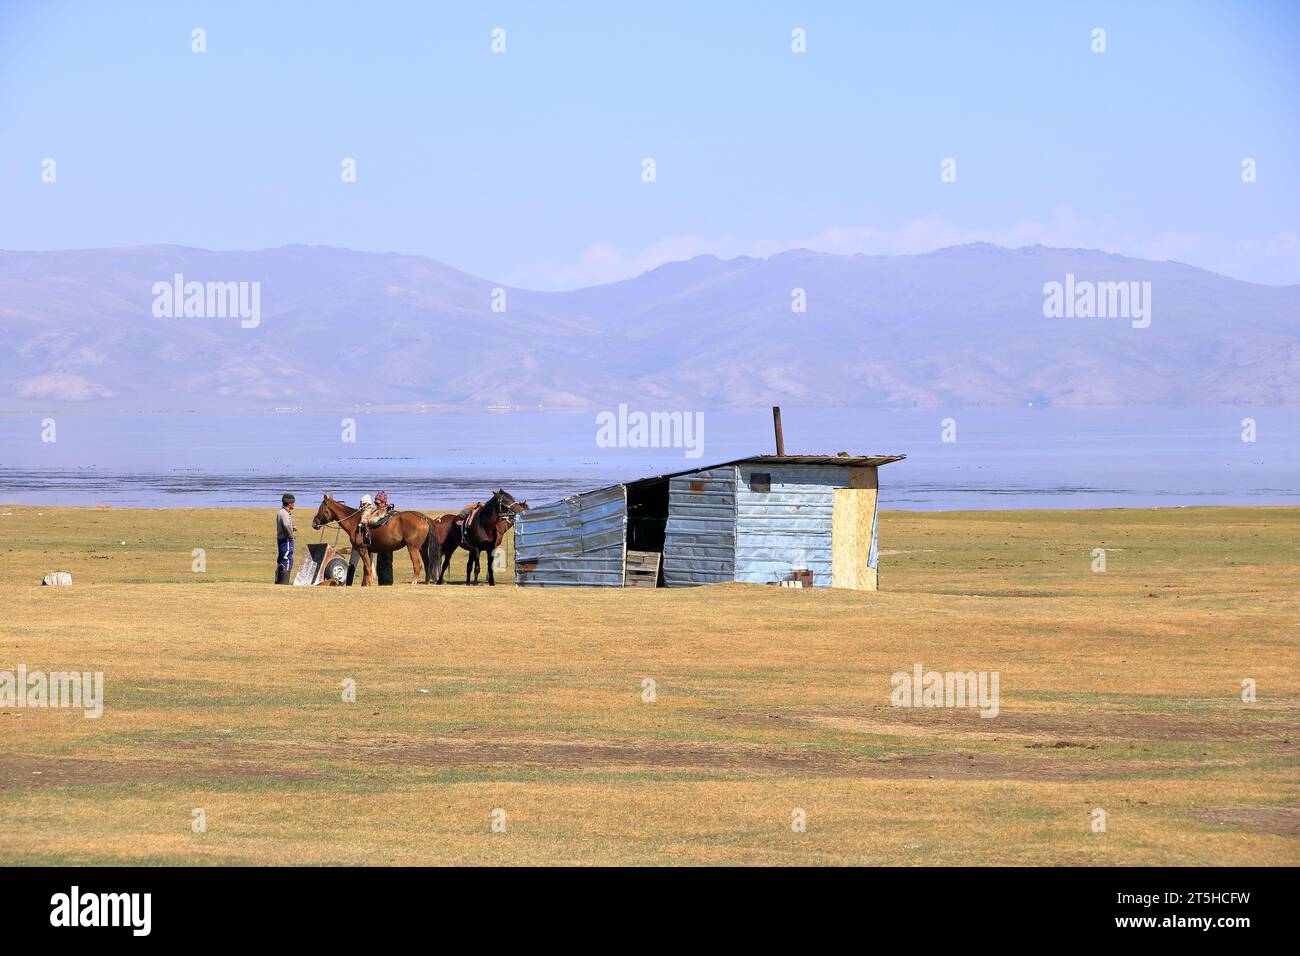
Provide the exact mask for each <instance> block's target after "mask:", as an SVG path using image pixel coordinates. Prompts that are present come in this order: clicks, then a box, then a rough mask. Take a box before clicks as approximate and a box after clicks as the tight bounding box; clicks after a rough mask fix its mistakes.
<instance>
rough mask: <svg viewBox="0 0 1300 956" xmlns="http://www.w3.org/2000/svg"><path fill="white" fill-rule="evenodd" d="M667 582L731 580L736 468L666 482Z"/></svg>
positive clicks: (675, 584) (678, 584) (668, 584)
mask: <svg viewBox="0 0 1300 956" xmlns="http://www.w3.org/2000/svg"><path fill="white" fill-rule="evenodd" d="M663 567H664V586H665V587H670V588H680V587H688V586H691V585H696V584H717V583H719V582H721V581H731V580H733V574H734V573H735V568H736V468H735V466H734V465H727V466H725V467H722V468H714V469H712V470H710V471H696V472H692V473H690V474H689V475H679V476H678V477H676V478H673V479H672V480H671V481H669V483H668V527H667V531H666V533H665V536H664V561H663Z"/></svg>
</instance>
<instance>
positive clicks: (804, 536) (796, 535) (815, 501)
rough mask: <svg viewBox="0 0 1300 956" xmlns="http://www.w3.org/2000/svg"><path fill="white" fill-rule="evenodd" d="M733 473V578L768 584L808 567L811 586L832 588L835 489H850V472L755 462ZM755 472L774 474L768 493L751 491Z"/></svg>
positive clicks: (744, 465)
mask: <svg viewBox="0 0 1300 956" xmlns="http://www.w3.org/2000/svg"><path fill="white" fill-rule="evenodd" d="M737 470H738V472H739V481H738V483H737V485H736V580H737V581H749V582H753V583H755V584H766V583H767V582H769V581H779V580H781V579H783V578H786V577H789V575H790V572H791V570H792V569H794V568H810V569H811V570H812V573H813V585H814V586H815V587H830V584H831V524H832V518H833V515H834V512H835V491H834V489H836V488H847V487H849V469H848V468H844V467H841V466H839V465H768V464H764V463H762V462H755V463H753V464H742V465H739V466H738V469H737ZM756 472H757V473H760V474H768V475H771V476H772V490H771V491H770V492H767V493H763V492H756V491H754V490H752V488H751V487H750V477H751V476H752V475H753V474H754V473H756Z"/></svg>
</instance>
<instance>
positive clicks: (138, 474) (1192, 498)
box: [0, 407, 1300, 510]
mask: <svg viewBox="0 0 1300 956" xmlns="http://www.w3.org/2000/svg"><path fill="white" fill-rule="evenodd" d="M703 414H704V433H703V443H702V454H701V455H700V456H699V457H697V458H688V457H686V455H685V451H684V450H683V449H639V448H602V447H598V445H597V441H596V433H597V427H596V416H595V414H594V413H586V414H568V413H548V412H535V411H508V412H481V413H480V412H475V413H432V412H430V413H414V412H412V413H384V412H374V413H366V412H354V413H351V414H350V415H348V416H346V417H351V418H353V419H354V420H355V423H356V425H355V441H352V442H348V441H345V440H344V437H345V436H344V425H343V423H342V419H343V418H344V417H345V416H344V415H342V414H332V415H324V414H307V413H301V412H288V413H280V414H273V413H267V414H261V415H229V416H223V415H201V414H192V415H149V414H136V415H122V414H112V415H108V414H105V415H94V414H87V415H71V414H69V415H56V416H54V432H53V438H54V440H53V441H44V440H42V439H43V437H49V428H48V427H47V426H44V425H43V420H44V419H45V418H46V417H47V416H44V415H42V414H39V413H34V414H30V415H5V416H0V502H7V503H26V504H42V505H97V504H107V505H114V506H119V507H127V506H133V507H229V506H237V507H268V508H269V507H277V506H278V504H279V497H280V494H281V492H283V491H291V492H293V493H294V494H296V495H297V496H298V499H299V506H300V508H302V507H308V506H312V505H314V503H315V502H316V501H318V500H319V498H320V495H321V493H322V492H330V493H332V494H334V495H335V496H336V497H341V498H344V499H345V500H347V501H352V502H355V501H356V499H357V498H358V497H359V496H360V495H361V494H362V493H363V492H374V491H375V490H376V489H379V488H384V489H386V490H387V491H388V492H389V496H390V498H392V500H393V501H394V503H395V504H398V505H399V506H400V507H413V508H436V507H448V508H450V507H459V506H460V505H462V504H464V503H465V502H467V501H472V500H481V499H483V498H484V497H485V496H486V495H488V494H489V493H490V492H491V491H492V490H493V489H495V488H498V487H505V488H506V489H507V490H508V491H510V492H511V493H512V494H514V495H515V497H517V498H520V499H526V500H528V501H530V502H534V503H536V502H539V501H544V500H548V499H552V498H557V497H561V496H563V495H566V494H571V493H574V492H577V491H584V490H589V489H592V488H597V487H600V486H601V485H604V484H608V483H610V482H613V481H617V480H625V479H630V478H637V477H645V476H648V475H656V474H663V473H665V472H672V471H682V470H685V469H689V468H694V467H698V466H703V465H708V464H711V463H715V462H719V461H727V460H729V459H733V458H739V457H742V456H745V455H749V454H755V453H770V452H771V451H772V450H773V439H772V426H771V416H770V413H769V412H768V411H767V410H759V411H754V412H734V411H728V412H704V413H703ZM783 418H784V423H785V436H786V449H787V451H789V452H791V453H800V454H834V453H835V452H838V451H847V452H850V453H852V454H897V453H901V454H906V455H907V456H908V457H907V460H906V461H902V462H897V463H895V464H891V465H886V466H884V467H883V468H882V469H881V472H880V481H881V500H882V504H883V506H884V507H887V508H905V509H913V510H952V509H990V508H992V509H1005V508H1111V507H1156V506H1158V507H1176V506H1180V505H1228V504H1270V505H1294V504H1300V490H1297V489H1298V488H1300V481H1298V480H1297V477H1298V476H1300V409H1295V408H1247V407H1223V408H1205V409H1169V408H1144V409H1062V408H1022V409H1005V408H996V409H994V408H984V409H981V408H975V409H950V410H937V411H933V410H926V411H917V410H910V409H907V410H898V409H879V408H874V409H853V408H837V409H822V410H817V409H799V408H787V409H785V410H784V412H783ZM1246 418H1251V419H1253V420H1254V422H1255V441H1253V442H1247V441H1243V440H1242V436H1243V426H1242V420H1243V419H1246ZM944 419H952V420H953V422H954V423H955V424H954V427H955V439H956V440H955V441H944V440H943V430H944ZM950 431H951V429H950Z"/></svg>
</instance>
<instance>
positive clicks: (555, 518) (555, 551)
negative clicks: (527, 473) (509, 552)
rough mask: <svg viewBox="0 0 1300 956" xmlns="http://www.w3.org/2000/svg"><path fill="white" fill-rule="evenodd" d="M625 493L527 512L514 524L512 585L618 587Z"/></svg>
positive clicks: (611, 490)
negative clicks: (513, 577)
mask: <svg viewBox="0 0 1300 956" xmlns="http://www.w3.org/2000/svg"><path fill="white" fill-rule="evenodd" d="M626 540H627V492H626V489H625V488H624V487H623V486H622V485H611V486H610V487H608V488H601V489H600V490H599V491H592V492H588V493H587V494H584V495H575V496H574V497H572V498H565V499H563V500H561V501H555V502H552V503H550V504H545V505H538V506H537V507H536V508H532V509H530V510H528V511H525V512H524V513H523V514H521V515H520V516H519V518H518V519H517V520H516V522H515V581H516V582H517V583H518V584H521V585H534V586H542V587H622V586H623V549H624V547H625V543H626Z"/></svg>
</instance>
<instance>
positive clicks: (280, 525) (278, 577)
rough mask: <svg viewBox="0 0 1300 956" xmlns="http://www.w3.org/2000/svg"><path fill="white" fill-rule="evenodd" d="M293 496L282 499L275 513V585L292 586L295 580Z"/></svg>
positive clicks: (282, 497)
mask: <svg viewBox="0 0 1300 956" xmlns="http://www.w3.org/2000/svg"><path fill="white" fill-rule="evenodd" d="M294 501H295V498H294V497H293V495H283V496H281V498H280V505H281V508H280V510H279V511H277V512H276V513H275V552H276V565H275V583H276V584H292V583H293V578H292V577H290V575H292V574H293V503H294Z"/></svg>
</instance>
